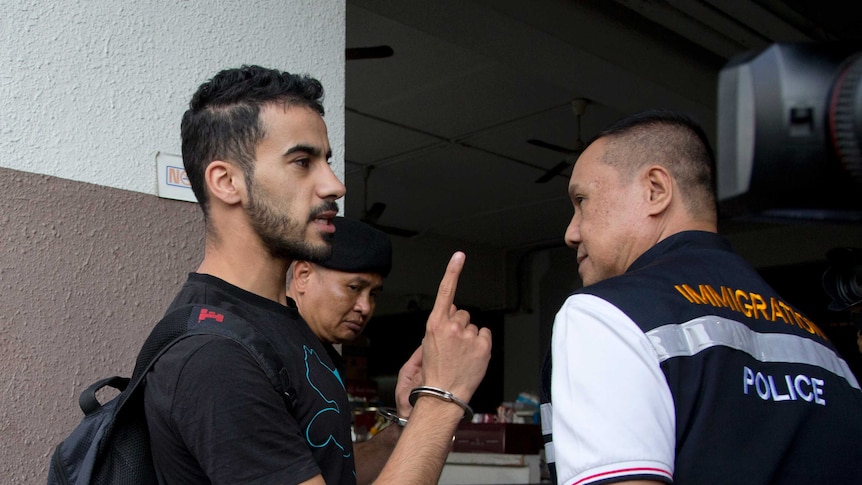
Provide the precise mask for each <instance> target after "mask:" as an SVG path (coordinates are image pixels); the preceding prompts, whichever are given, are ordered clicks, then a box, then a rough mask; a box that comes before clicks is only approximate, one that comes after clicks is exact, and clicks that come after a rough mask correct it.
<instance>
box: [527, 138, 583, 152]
mask: <svg viewBox="0 0 862 485" xmlns="http://www.w3.org/2000/svg"><path fill="white" fill-rule="evenodd" d="M527 143H529V144H530V145H535V146H537V147H542V148H547V149H548V150H553V151H555V152H559V153H564V154H566V155H571V154H573V153H577V150H575V149H574V148H566V147H561V146H560V145H554V144H553V143H548V142H546V141H542V140H536V139H535V138H531V139H529V140H527Z"/></svg>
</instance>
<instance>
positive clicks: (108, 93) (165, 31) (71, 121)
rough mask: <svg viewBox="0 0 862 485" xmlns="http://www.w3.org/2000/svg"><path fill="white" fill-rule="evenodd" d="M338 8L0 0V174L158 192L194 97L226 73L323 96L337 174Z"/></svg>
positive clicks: (304, 2)
mask: <svg viewBox="0 0 862 485" xmlns="http://www.w3.org/2000/svg"><path fill="white" fill-rule="evenodd" d="M345 8H346V7H345V2H344V0H325V1H319V0H290V1H283V0H229V1H206V0H199V1H182V2H177V1H168V0H139V1H135V2H125V1H108V0H64V1H56V0H2V2H0V10H2V20H0V25H2V29H0V87H2V95H0V113H3V116H2V121H0V123H2V125H0V153H2V154H3V156H2V157H0V167H5V168H12V169H16V170H21V171H26V172H33V173H39V174H46V175H53V176H56V177H62V178H66V179H71V180H76V181H82V182H90V183H94V184H98V185H104V186H107V187H114V188H120V189H126V190H132V191H136V192H143V193H150V194H155V193H156V175H155V174H156V170H155V154H156V152H157V151H165V152H169V153H175V154H178V153H179V152H180V138H179V121H180V118H181V116H182V113H183V112H184V111H185V109H186V106H187V104H188V101H189V99H190V97H191V94H192V92H193V91H194V90H195V88H196V87H197V86H198V85H199V84H200V83H201V82H203V81H205V80H206V79H208V78H209V77H211V76H212V75H213V74H215V73H216V72H217V71H218V70H220V69H222V68H225V67H235V66H239V65H241V64H260V65H263V66H266V67H273V68H279V69H282V70H286V71H291V72H298V73H308V74H311V75H312V76H314V77H317V78H318V79H320V80H321V82H322V83H323V85H324V88H325V89H326V99H325V103H324V104H325V108H326V111H327V115H326V121H327V125H328V126H329V131H330V140H331V143H332V145H333V152H334V161H335V162H334V164H333V169H334V170H335V171H336V173H338V174H343V171H344V166H343V159H344V157H343V155H344V47H345V45H344V42H345Z"/></svg>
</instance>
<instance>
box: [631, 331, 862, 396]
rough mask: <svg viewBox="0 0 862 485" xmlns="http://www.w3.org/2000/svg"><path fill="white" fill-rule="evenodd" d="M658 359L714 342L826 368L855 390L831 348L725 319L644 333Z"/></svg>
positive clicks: (771, 359) (767, 359) (769, 357)
mask: <svg viewBox="0 0 862 485" xmlns="http://www.w3.org/2000/svg"><path fill="white" fill-rule="evenodd" d="M647 337H649V339H650V341H651V342H652V345H653V347H654V348H655V351H656V353H657V354H658V358H659V362H664V361H666V360H667V359H670V358H673V357H686V356H692V355H695V354H697V353H698V352H700V351H702V350H706V349H708V348H710V347H715V346H718V345H721V346H724V347H730V348H732V349H736V350H741V351H742V352H745V353H747V354H749V355H751V356H752V357H754V358H755V359H757V360H759V361H761V362H790V363H794V364H808V365H813V366H816V367H820V368H822V369H826V370H828V371H829V372H832V373H833V374H835V375H837V376H840V377H843V378H844V379H846V380H847V382H848V383H849V384H850V385H851V386H853V387H854V388H856V389H859V383H858V382H857V381H856V377H855V376H854V375H853V373H852V372H851V371H850V367H848V366H847V362H844V360H842V359H841V358H840V357H839V356H838V355H837V354H836V353H835V352H834V351H833V350H831V349H830V348H828V347H826V346H825V345H822V344H819V343H817V342H815V341H813V340H810V339H807V338H803V337H797V336H795V335H788V334H781V333H757V332H755V331H753V330H751V329H750V328H748V327H747V326H745V325H743V324H742V323H739V322H737V321H735V320H731V319H729V318H722V317H718V316H712V315H710V316H705V317H700V318H696V319H694V320H691V321H689V322H685V323H681V324H669V325H663V326H661V327H658V328H654V329H652V330H650V331H649V332H647Z"/></svg>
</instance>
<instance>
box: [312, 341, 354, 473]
mask: <svg viewBox="0 0 862 485" xmlns="http://www.w3.org/2000/svg"><path fill="white" fill-rule="evenodd" d="M302 348H303V350H304V351H305V378H306V380H308V383H309V384H311V387H312V388H314V390H315V391H317V394H318V395H320V397H321V398H322V399H323V401H324V402H325V403H326V404H328V406H324V407H323V408H322V409H320V411H318V412H317V414H315V415H314V417H313V418H311V421H310V422H309V423H308V427H307V428H305V439H306V440H307V441H308V444H309V446H312V447H314V448H323V447H325V446H327V445H329V444H330V443H331V444H334V445H335V446H337V447H338V448H339V449H340V450H341V452H342V456H343V457H344V458H347V457H349V456H350V455H351V451H352V447H350V448H348V447H345V446H344V445H343V444H341V443H339V441H338V439H337V438H336V437H335V436H332V434H331V433H327V432H324V433H314V432H313V430H312V428H314V427H315V423H318V422H320V425H319V427H322V428H323V429H326V428H327V426H326V425H325V424H324V423H325V422H326V420H327V419H331V418H332V417H331V416H328V415H329V413H335V414H336V415H338V414H341V409H340V408H339V406H338V402H337V401H336V400H335V399H331V398H329V397H327V396H326V395H325V394H324V393H323V391H321V389H320V386H318V385H317V384H315V383H314V381H313V380H312V376H314V378H315V379H317V378H319V377H320V376H325V375H329V374H332V375H333V376H334V377H335V378H336V379H337V380H338V382H339V384H341V388H342V389H344V382H343V381H342V380H341V376H340V375H339V373H338V369H332V368H330V367H329V366H328V365H326V364H325V363H324V362H323V361H322V360H321V359H320V356H318V355H317V352H315V351H314V349H310V348H308V347H307V346H305V345H303V346H302ZM321 369H323V371H322V370H321ZM334 419H336V420H340V418H337V417H336V418H334ZM318 420H320V421H318ZM320 435H326V436H325V438H320V437H318V436H320Z"/></svg>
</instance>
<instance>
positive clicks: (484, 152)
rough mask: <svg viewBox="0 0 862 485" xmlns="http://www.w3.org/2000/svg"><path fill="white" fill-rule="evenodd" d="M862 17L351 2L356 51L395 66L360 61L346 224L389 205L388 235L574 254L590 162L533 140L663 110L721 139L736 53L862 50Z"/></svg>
mask: <svg viewBox="0 0 862 485" xmlns="http://www.w3.org/2000/svg"><path fill="white" fill-rule="evenodd" d="M852 5H854V3H853V2H845V1H841V2H837V1H828V0H819V1H817V2H813V1H807V0H803V1H784V2H782V1H777V0H761V1H733V2H729V1H722V0H616V1H612V0H595V1H586V0H568V1H564V0H530V1H526V0H435V1H433V2H429V1H420V0H347V47H348V48H355V47H369V46H378V45H388V46H391V48H392V49H393V51H394V55H392V56H390V57H385V58H379V59H356V60H348V61H347V72H346V80H347V92H346V159H347V163H346V164H345V178H346V185H347V188H348V196H347V199H346V204H345V212H346V215H348V216H349V217H356V218H361V217H363V216H364V215H365V214H366V211H368V210H369V209H371V208H372V207H374V209H375V210H373V211H371V212H372V213H374V212H376V214H371V217H373V218H374V220H376V222H377V223H378V224H380V225H384V226H388V227H391V228H399V229H406V230H410V231H412V232H413V233H414V234H415V235H413V236H412V238H414V239H418V238H427V237H435V238H447V239H453V240H460V241H468V242H470V243H475V244H480V245H489V246H492V247H495V248H501V249H504V250H508V249H522V248H529V247H535V246H539V245H545V244H549V243H554V242H561V240H562V235H563V232H564V229H565V226H566V224H567V223H568V220H569V218H570V216H571V206H570V203H569V201H568V198H567V194H566V185H567V180H568V175H569V173H570V168H569V167H570V166H571V163H572V162H574V159H575V158H576V156H577V154H568V155H567V154H565V153H561V152H559V151H555V150H553V149H549V148H547V147H543V146H539V145H537V144H535V143H529V142H528V140H539V141H540V142H544V143H545V144H552V145H557V146H560V147H568V148H575V147H577V144H578V133H579V126H578V117H577V116H576V114H575V112H576V111H577V108H578V107H581V106H584V104H583V102H582V101H579V100H587V102H586V104H585V107H584V108H583V111H582V115H581V117H580V137H581V139H582V140H588V139H589V138H590V137H591V136H592V135H594V134H595V133H596V132H597V131H598V130H600V129H602V128H604V127H605V126H607V125H608V124H609V123H611V122H612V121H614V120H616V119H618V118H620V117H623V116H625V115H627V114H631V113H634V112H636V111H640V110H642V109H647V108H671V109H678V110H682V111H685V112H688V113H689V114H690V115H692V116H693V117H694V118H696V119H697V120H698V121H700V122H701V123H702V124H703V125H704V127H705V128H706V129H707V131H708V132H709V133H711V134H713V133H714V132H715V118H716V82H717V75H718V72H719V70H720V69H721V67H722V66H723V65H724V63H725V62H726V61H727V60H728V59H729V58H730V57H731V56H733V55H735V54H737V53H741V52H744V51H746V50H750V49H760V48H763V47H766V46H768V45H769V44H770V43H771V42H773V41H804V40H828V39H846V38H852V37H854V36H856V38H859V32H862V29H860V27H862V26H860V20H859V19H860V18H862V17H860V15H858V12H854V11H852V10H857V9H859V7H858V6H856V7H853V6H852ZM815 6H816V8H815ZM573 102H574V103H573ZM573 107H574V108H575V109H573ZM561 162H565V165H560V163H561ZM558 165H559V166H565V167H566V169H565V170H563V171H562V172H561V173H559V174H558V175H550V180H548V181H546V182H544V183H537V182H536V180H537V179H539V178H540V177H542V176H543V175H545V174H546V173H548V171H549V170H550V169H552V168H554V167H555V166H558ZM366 187H367V190H366ZM375 203H377V204H378V205H377V206H374V204H375ZM380 204H385V209H384V210H382V212H381V211H380V209H381V207H382V206H381V205H380Z"/></svg>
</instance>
